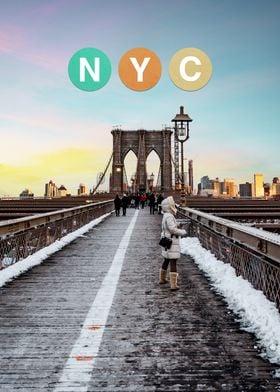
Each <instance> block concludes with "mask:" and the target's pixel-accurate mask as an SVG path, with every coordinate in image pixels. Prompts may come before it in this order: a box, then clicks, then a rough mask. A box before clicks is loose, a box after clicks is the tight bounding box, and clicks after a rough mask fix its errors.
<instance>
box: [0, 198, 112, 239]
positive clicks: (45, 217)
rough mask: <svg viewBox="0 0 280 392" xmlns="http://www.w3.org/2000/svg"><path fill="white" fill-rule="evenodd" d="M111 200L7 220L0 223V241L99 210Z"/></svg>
mask: <svg viewBox="0 0 280 392" xmlns="http://www.w3.org/2000/svg"><path fill="white" fill-rule="evenodd" d="M112 201H113V200H107V201H102V202H96V203H95V202H93V203H88V204H87V205H82V206H78V207H71V208H63V209H61V210H56V211H53V212H46V213H43V214H35V215H33V216H26V217H23V218H17V219H9V220H5V221H3V222H0V239H3V238H5V237H7V236H8V235H13V234H15V233H19V232H22V231H25V230H27V229H32V228H36V227H37V226H40V225H43V224H45V223H51V222H56V221H59V220H62V219H66V218H68V217H73V216H75V215H79V214H81V213H83V212H85V211H88V210H91V209H92V208H99V207H100V208H101V207H103V206H104V205H106V204H108V203H112Z"/></svg>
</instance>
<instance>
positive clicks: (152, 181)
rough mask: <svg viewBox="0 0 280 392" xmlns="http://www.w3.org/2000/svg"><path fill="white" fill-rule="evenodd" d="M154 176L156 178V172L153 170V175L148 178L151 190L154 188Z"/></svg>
mask: <svg viewBox="0 0 280 392" xmlns="http://www.w3.org/2000/svg"><path fill="white" fill-rule="evenodd" d="M154 178H155V175H154V173H153V172H152V173H151V175H150V177H149V179H148V183H149V189H150V190H151V191H152V190H153V185H154Z"/></svg>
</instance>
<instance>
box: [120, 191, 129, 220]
mask: <svg viewBox="0 0 280 392" xmlns="http://www.w3.org/2000/svg"><path fill="white" fill-rule="evenodd" d="M128 205H129V198H128V196H127V195H126V194H125V193H124V194H123V197H122V211H123V216H126V209H127V207H128Z"/></svg>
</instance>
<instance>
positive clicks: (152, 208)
mask: <svg viewBox="0 0 280 392" xmlns="http://www.w3.org/2000/svg"><path fill="white" fill-rule="evenodd" d="M155 203H156V197H155V193H154V192H152V193H151V194H150V195H149V206H150V215H154V213H155Z"/></svg>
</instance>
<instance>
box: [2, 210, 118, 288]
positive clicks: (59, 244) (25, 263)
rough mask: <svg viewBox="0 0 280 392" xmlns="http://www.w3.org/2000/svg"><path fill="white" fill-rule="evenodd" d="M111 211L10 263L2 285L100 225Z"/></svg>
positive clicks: (3, 274)
mask: <svg viewBox="0 0 280 392" xmlns="http://www.w3.org/2000/svg"><path fill="white" fill-rule="evenodd" d="M110 214H111V213H107V214H104V215H102V216H101V217H99V218H97V219H94V220H92V221H91V222H89V223H88V224H86V225H84V226H82V227H81V228H79V229H78V230H75V231H73V232H72V233H69V234H67V235H65V236H64V237H62V238H61V239H60V240H57V241H55V242H54V243H52V244H51V245H49V246H46V247H45V248H42V249H40V250H39V251H38V252H36V253H34V254H33V255H31V256H28V257H26V258H25V259H22V260H19V261H17V262H16V263H15V264H12V265H10V266H9V267H7V268H5V269H3V270H1V271H0V287H2V286H3V285H4V284H6V283H7V282H9V281H11V280H13V279H14V278H16V277H17V276H19V275H21V274H23V273H24V272H26V271H27V270H29V269H30V268H32V267H34V266H36V265H39V264H41V263H42V262H43V261H44V260H45V259H47V258H48V257H49V256H51V255H52V254H53V253H55V252H57V251H58V250H60V249H62V248H63V247H64V246H65V245H67V244H69V243H70V242H72V241H73V240H75V239H76V238H78V237H82V236H83V234H84V233H86V232H88V231H89V230H90V229H92V228H93V227H94V226H96V225H98V224H99V223H100V222H102V221H103V220H104V219H106V218H107V216H109V215H110Z"/></svg>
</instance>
